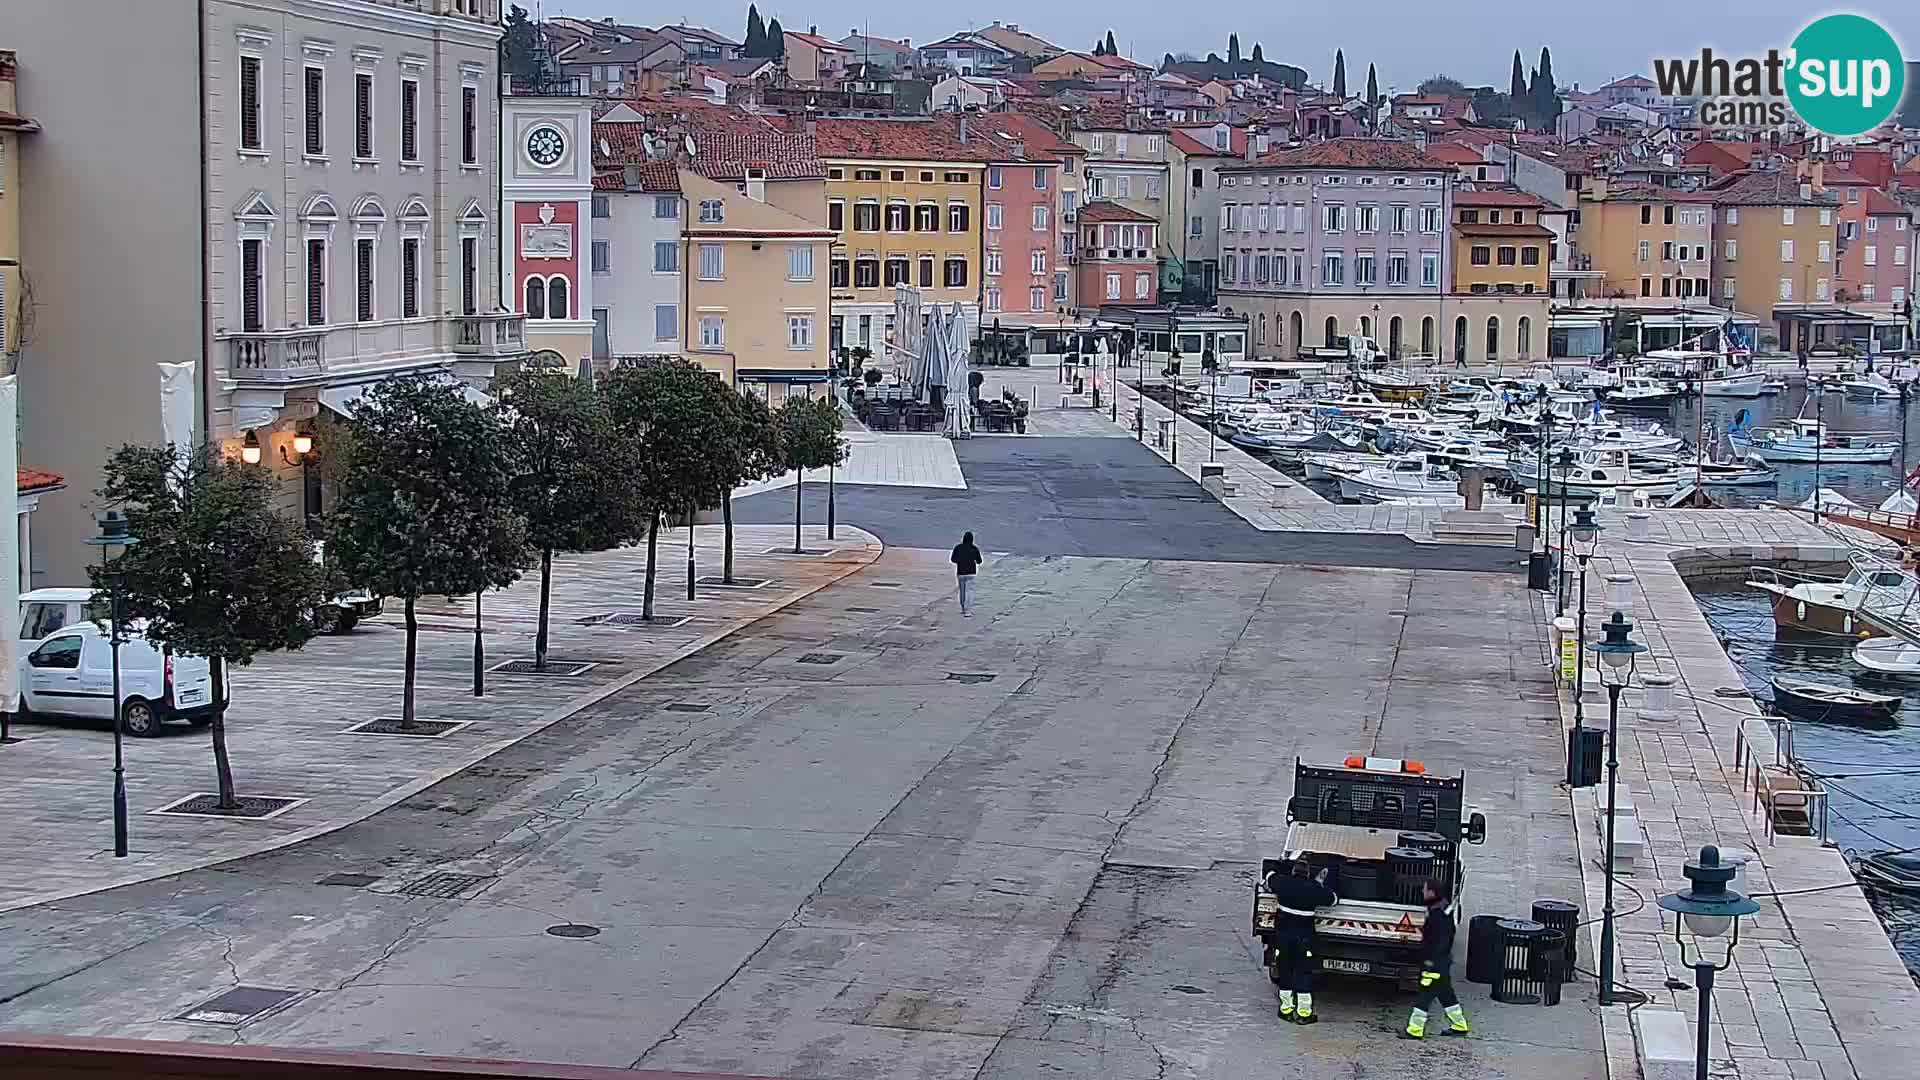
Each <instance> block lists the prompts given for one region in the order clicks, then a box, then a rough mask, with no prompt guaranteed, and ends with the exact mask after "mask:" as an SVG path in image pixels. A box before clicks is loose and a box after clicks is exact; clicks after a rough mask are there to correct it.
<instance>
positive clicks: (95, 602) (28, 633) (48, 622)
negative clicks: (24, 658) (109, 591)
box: [20, 588, 110, 653]
mask: <svg viewBox="0 0 1920 1080" xmlns="http://www.w3.org/2000/svg"><path fill="white" fill-rule="evenodd" d="M109 614H110V612H109V610H108V606H107V598H106V596H105V595H104V594H102V593H100V592H97V591H95V590H93V589H88V588H57V589H34V590H33V591H32V592H29V593H27V594H26V595H24V596H22V597H21V598H20V646H21V647H20V651H21V652H23V653H24V652H28V651H30V650H31V649H32V647H33V646H34V645H35V644H37V643H38V642H40V641H41V640H42V639H44V638H48V637H51V636H52V635H53V633H54V631H56V630H64V629H66V628H67V627H69V626H77V625H79V624H80V623H83V622H92V621H93V620H95V619H99V620H100V621H102V622H105V621H106V620H107V618H108V616H109Z"/></svg>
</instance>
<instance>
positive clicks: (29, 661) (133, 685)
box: [20, 622, 233, 736]
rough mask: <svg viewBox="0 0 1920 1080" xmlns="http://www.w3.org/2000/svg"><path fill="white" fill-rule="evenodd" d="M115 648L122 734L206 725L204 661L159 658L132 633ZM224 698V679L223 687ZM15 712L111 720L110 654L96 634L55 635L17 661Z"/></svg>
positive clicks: (208, 686)
mask: <svg viewBox="0 0 1920 1080" xmlns="http://www.w3.org/2000/svg"><path fill="white" fill-rule="evenodd" d="M130 630H131V632H130V633H129V634H128V635H127V637H126V638H125V639H124V640H122V641H121V643H120V700H121V702H122V703H123V705H124V712H123V713H122V716H123V717H124V720H123V723H125V725H126V732H127V734H129V735H141V736H151V735H158V734H160V725H161V724H163V723H165V722H166V721H168V720H185V721H187V722H189V723H191V724H193V725H194V726H196V727H198V726H200V725H202V724H208V723H211V722H212V721H213V714H214V712H215V709H214V703H213V693H212V690H213V679H212V678H211V677H210V674H209V665H208V663H207V660H206V658H205V657H202V656H187V655H184V654H180V653H170V652H163V651H162V650H161V649H159V648H158V647H156V646H155V645H153V644H152V643H151V642H149V641H147V640H146V639H145V638H143V637H141V636H140V634H139V628H138V627H137V626H130ZM227 685H228V688H229V693H228V694H227V695H223V696H228V697H230V696H231V688H232V685H233V683H232V679H231V677H229V679H228V681H227ZM20 711H21V713H23V714H29V713H31V714H45V715H59V716H75V717H86V718H90V719H96V720H105V721H108V722H109V724H111V722H112V720H113V649H112V647H111V646H110V644H109V643H108V641H107V635H106V633H105V632H104V631H103V630H102V629H101V627H99V626H97V625H95V624H94V623H91V622H82V623H78V624H76V625H73V626H67V627H64V628H62V629H60V630H58V631H55V632H54V633H53V634H52V635H51V636H49V637H48V638H47V639H46V640H44V641H42V642H40V644H39V645H37V646H35V647H34V648H33V650H32V651H31V652H28V653H27V654H26V655H25V656H23V657H21V658H20Z"/></svg>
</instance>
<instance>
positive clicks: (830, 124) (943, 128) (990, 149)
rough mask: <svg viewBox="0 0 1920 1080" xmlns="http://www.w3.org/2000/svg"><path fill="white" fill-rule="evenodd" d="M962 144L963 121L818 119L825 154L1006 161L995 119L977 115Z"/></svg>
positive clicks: (819, 139) (859, 157)
mask: <svg viewBox="0 0 1920 1080" xmlns="http://www.w3.org/2000/svg"><path fill="white" fill-rule="evenodd" d="M968 131H969V133H970V134H969V136H968V139H967V141H966V142H964V143H963V142H961V141H960V118H959V117H957V116H953V115H951V114H949V115H943V116H935V117H932V118H930V119H925V120H868V119H851V118H830V119H822V120H820V121H818V124H817V127H816V128H815V132H816V134H815V138H816V140H817V142H818V146H819V152H820V156H821V157H824V158H833V159H843V160H854V161H976V162H988V161H1005V160H1007V156H1008V148H1007V146H1006V144H1004V143H1002V142H1001V141H1000V140H999V139H997V138H995V137H994V136H993V135H992V131H993V118H992V117H991V116H979V117H973V118H972V119H971V120H969V122H968Z"/></svg>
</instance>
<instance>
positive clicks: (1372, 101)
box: [1367, 64, 1380, 127]
mask: <svg viewBox="0 0 1920 1080" xmlns="http://www.w3.org/2000/svg"><path fill="white" fill-rule="evenodd" d="M1379 109H1380V79H1379V78H1378V77H1377V76H1375V75H1374V73H1373V65H1372V64H1368V65H1367V126H1369V127H1371V126H1373V125H1374V124H1377V123H1379V121H1380V117H1379Z"/></svg>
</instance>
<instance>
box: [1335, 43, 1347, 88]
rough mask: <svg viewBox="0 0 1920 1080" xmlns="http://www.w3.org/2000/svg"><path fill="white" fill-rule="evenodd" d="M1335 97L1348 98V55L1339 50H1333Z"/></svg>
mask: <svg viewBox="0 0 1920 1080" xmlns="http://www.w3.org/2000/svg"><path fill="white" fill-rule="evenodd" d="M1333 96H1334V97H1337V98H1343V97H1346V96H1347V54H1346V53H1345V52H1343V51H1341V50H1339V49H1335V50H1333Z"/></svg>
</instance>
